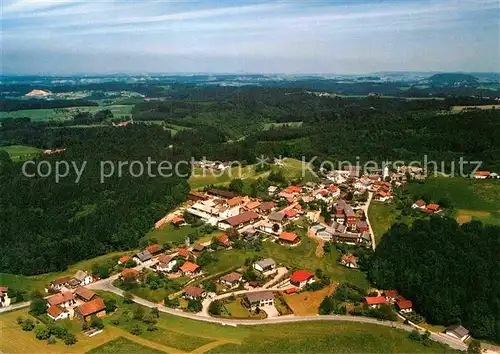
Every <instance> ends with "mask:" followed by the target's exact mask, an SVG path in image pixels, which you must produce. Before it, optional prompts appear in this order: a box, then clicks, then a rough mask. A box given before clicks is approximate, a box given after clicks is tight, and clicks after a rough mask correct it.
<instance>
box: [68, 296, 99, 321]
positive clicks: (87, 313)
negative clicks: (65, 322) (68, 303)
mask: <svg viewBox="0 0 500 354" xmlns="http://www.w3.org/2000/svg"><path fill="white" fill-rule="evenodd" d="M75 315H76V316H77V317H78V318H80V319H81V320H83V321H90V318H91V316H97V317H104V316H106V305H104V301H103V299H101V298H97V299H94V300H92V301H89V302H86V303H84V304H83V305H80V306H78V307H76V308H75Z"/></svg>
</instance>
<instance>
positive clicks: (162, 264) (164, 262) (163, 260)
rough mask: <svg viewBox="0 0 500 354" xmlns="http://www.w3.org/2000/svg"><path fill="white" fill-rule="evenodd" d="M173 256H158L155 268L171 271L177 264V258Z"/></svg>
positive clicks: (161, 270)
mask: <svg viewBox="0 0 500 354" xmlns="http://www.w3.org/2000/svg"><path fill="white" fill-rule="evenodd" d="M174 258H175V257H174V256H168V255H163V256H160V257H158V265H157V266H156V270H158V271H160V272H167V273H169V272H171V271H172V270H173V269H174V267H175V265H176V264H177V260H176V259H174Z"/></svg>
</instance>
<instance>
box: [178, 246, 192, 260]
mask: <svg viewBox="0 0 500 354" xmlns="http://www.w3.org/2000/svg"><path fill="white" fill-rule="evenodd" d="M177 256H178V257H180V258H183V259H185V260H188V259H189V257H191V251H189V250H188V249H187V248H181V249H179V250H178V251H177Z"/></svg>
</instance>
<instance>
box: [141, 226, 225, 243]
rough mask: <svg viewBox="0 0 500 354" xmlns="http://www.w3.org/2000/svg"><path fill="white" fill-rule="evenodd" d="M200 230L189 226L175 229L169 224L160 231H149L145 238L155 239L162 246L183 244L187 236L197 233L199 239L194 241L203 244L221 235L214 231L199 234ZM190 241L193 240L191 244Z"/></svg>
mask: <svg viewBox="0 0 500 354" xmlns="http://www.w3.org/2000/svg"><path fill="white" fill-rule="evenodd" d="M200 228H201V227H191V226H190V225H185V226H181V227H179V228H176V227H174V226H173V225H172V224H171V223H169V224H167V225H165V226H164V227H162V228H160V229H153V230H151V231H149V232H148V233H147V234H146V236H145V238H148V239H152V238H155V239H156V240H158V242H159V243H160V244H164V243H166V242H173V243H183V242H184V241H185V240H186V237H187V236H188V235H189V234H193V233H199V237H200V238H199V239H198V240H196V242H205V241H209V240H211V239H212V237H213V236H215V235H218V234H220V233H221V231H215V232H212V233H211V234H201V232H200ZM192 241H193V240H191V242H192Z"/></svg>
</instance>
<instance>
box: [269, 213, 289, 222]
mask: <svg viewBox="0 0 500 354" xmlns="http://www.w3.org/2000/svg"><path fill="white" fill-rule="evenodd" d="M284 218H285V214H283V213H281V212H274V213H271V214H269V216H268V220H269V221H271V222H274V223H280V224H281V223H282V222H283V219H284Z"/></svg>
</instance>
